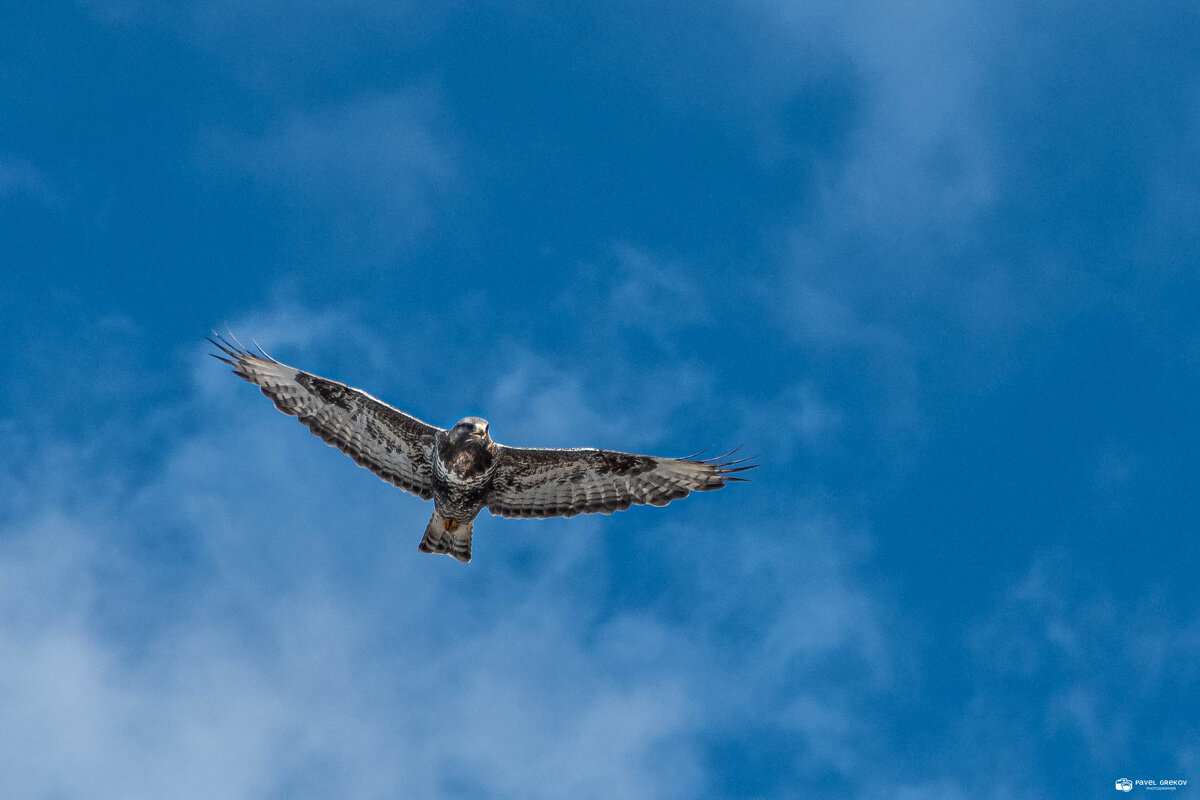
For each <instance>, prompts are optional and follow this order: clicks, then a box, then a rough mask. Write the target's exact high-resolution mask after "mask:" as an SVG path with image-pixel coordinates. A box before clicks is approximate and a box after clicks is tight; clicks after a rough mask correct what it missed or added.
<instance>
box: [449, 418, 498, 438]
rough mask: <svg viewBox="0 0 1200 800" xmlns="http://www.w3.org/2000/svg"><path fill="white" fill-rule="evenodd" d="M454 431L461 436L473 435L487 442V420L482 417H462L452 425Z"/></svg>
mask: <svg viewBox="0 0 1200 800" xmlns="http://www.w3.org/2000/svg"><path fill="white" fill-rule="evenodd" d="M454 433H455V434H456V435H458V436H459V437H461V438H466V437H475V438H479V439H482V440H483V441H485V442H487V441H490V439H489V438H488V421H487V420H486V419H484V418H483V417H463V418H462V419H460V420H459V421H458V424H456V425H455V426H454Z"/></svg>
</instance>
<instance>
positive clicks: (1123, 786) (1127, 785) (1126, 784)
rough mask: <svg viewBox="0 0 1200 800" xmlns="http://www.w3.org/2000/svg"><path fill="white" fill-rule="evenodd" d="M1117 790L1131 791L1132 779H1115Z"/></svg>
mask: <svg viewBox="0 0 1200 800" xmlns="http://www.w3.org/2000/svg"><path fill="white" fill-rule="evenodd" d="M1117 791H1118V792H1132V791H1133V781H1131V780H1129V778H1121V779H1120V780H1119V781H1117Z"/></svg>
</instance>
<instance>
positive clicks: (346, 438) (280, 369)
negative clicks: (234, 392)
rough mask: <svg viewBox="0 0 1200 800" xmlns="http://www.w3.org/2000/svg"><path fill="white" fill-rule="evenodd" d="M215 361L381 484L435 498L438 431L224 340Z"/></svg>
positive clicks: (367, 397) (343, 387)
mask: <svg viewBox="0 0 1200 800" xmlns="http://www.w3.org/2000/svg"><path fill="white" fill-rule="evenodd" d="M209 341H210V342H211V343H212V344H213V345H214V346H215V347H217V349H218V350H220V351H221V353H222V354H223V355H218V354H217V353H213V354H212V356H213V357H214V358H217V359H220V360H221V361H224V362H225V363H226V364H229V365H230V366H232V367H233V374H235V375H237V376H238V377H240V378H244V379H246V380H247V381H249V382H250V383H253V384H255V385H256V386H258V387H259V388H260V389H262V393H263V394H265V395H266V396H267V397H269V398H271V399H272V400H273V401H275V407H276V408H278V409H279V410H280V411H282V412H283V413H285V414H291V415H292V416H294V417H297V418H299V420H300V421H301V422H303V423H304V424H305V425H307V426H308V428H309V430H311V431H312V432H313V433H315V434H316V435H317V436H320V437H321V438H322V439H323V440H325V442H326V443H327V444H330V445H333V446H334V447H336V448H338V449H339V450H341V451H342V452H343V453H345V454H346V455H348V456H350V457H351V458H353V459H354V461H355V462H356V463H357V464H359V465H360V466H363V467H366V468H367V469H369V470H371V471H372V472H374V473H375V474H376V475H378V476H379V477H380V478H383V479H384V480H385V481H387V482H388V483H391V484H395V485H396V486H399V487H400V488H401V489H404V490H405V491H409V492H412V493H413V494H415V495H417V496H418V497H420V498H422V499H423V500H428V499H429V498H431V497H433V479H432V469H431V458H432V453H433V435H434V434H435V433H437V432H438V431H439V430H440V428H436V427H434V426H433V425H429V424H427V423H425V422H422V421H421V420H419V419H417V418H416V417H414V416H411V415H409V414H405V413H404V412H403V411H400V410H398V409H395V408H392V407H391V406H389V405H388V404H387V403H384V402H383V401H382V400H377V399H375V398H374V397H372V396H371V395H369V394H367V393H366V392H364V391H362V390H361V389H355V388H354V387H352V386H347V385H346V384H344V383H338V382H337V381H331V380H329V379H328V378H322V377H320V376H319V375H313V374H312V373H309V372H304V371H303V370H299V369H296V368H295V367H289V366H288V365H287V364H281V363H279V362H278V361H276V360H275V359H273V358H271V357H270V356H268V355H267V354H266V353H261V354H255V353H252V352H250V351H249V350H247V349H246V348H244V347H242V346H241V345H239V344H236V343H230V342H228V341H226V340H224V339H222V338H221V337H216V338H212V337H210V338H209Z"/></svg>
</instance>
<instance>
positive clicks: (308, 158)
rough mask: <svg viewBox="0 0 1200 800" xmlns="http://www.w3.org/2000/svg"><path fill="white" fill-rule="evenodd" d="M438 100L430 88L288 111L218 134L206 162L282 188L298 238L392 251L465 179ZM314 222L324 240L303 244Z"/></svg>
mask: <svg viewBox="0 0 1200 800" xmlns="http://www.w3.org/2000/svg"><path fill="white" fill-rule="evenodd" d="M439 105H440V104H439V101H438V98H437V91H436V90H435V89H433V88H431V87H428V86H424V87H412V88H409V89H406V90H401V91H396V92H392V93H380V94H371V95H364V96H359V97H356V98H353V99H350V100H345V101H340V102H336V103H334V104H332V105H330V106H327V107H324V108H319V109H307V110H304V111H292V112H290V113H288V114H286V115H284V116H283V117H282V118H281V119H279V120H278V121H277V122H275V123H274V124H273V125H271V126H270V127H269V128H268V129H267V130H265V131H264V132H262V133H261V134H259V135H254V136H247V135H243V134H229V133H218V134H214V135H212V136H210V137H208V138H207V139H206V141H205V143H204V147H203V149H202V153H201V158H202V159H204V160H205V161H206V162H208V163H209V164H211V165H214V167H213V168H214V169H221V170H224V169H227V168H228V166H230V165H232V166H234V167H237V168H240V169H242V170H244V171H245V172H247V173H249V174H250V175H253V176H255V177H256V178H258V179H260V180H261V181H263V182H264V183H265V184H267V185H268V186H271V187H274V188H275V189H277V190H278V191H279V192H280V193H281V201H282V202H284V203H285V204H286V205H287V206H288V207H290V208H292V209H293V210H294V213H296V217H297V220H298V221H297V225H298V229H297V230H296V231H294V236H295V237H296V238H297V239H300V240H302V241H306V242H307V244H308V245H310V246H311V247H313V248H314V249H317V250H320V249H321V247H322V244H323V242H324V241H325V240H326V239H327V238H329V236H330V233H331V232H333V234H334V236H333V238H334V241H335V244H336V246H337V249H338V251H339V252H343V253H344V251H345V250H346V249H350V250H351V251H352V252H353V251H354V249H355V248H362V249H363V250H365V251H366V252H368V253H370V252H378V251H382V252H383V253H385V254H387V253H392V252H394V251H395V249H396V248H397V247H399V246H401V245H403V244H405V243H407V242H409V241H410V240H411V237H413V236H414V235H415V234H416V233H418V232H419V231H421V230H422V229H424V228H425V227H426V226H428V225H429V224H430V223H431V221H432V219H433V217H434V215H435V212H436V209H437V207H438V205H439V203H440V202H441V201H442V199H443V198H445V197H446V196H447V195H449V194H451V193H452V192H453V190H454V188H455V187H456V186H457V185H458V183H459V181H460V170H459V166H458V158H457V156H456V154H455V145H454V144H453V143H452V141H451V137H450V135H449V133H448V131H447V129H446V127H445V126H444V125H443V124H442V123H441V121H440V113H441V112H440V109H439ZM215 165H221V166H219V167H217V166H215ZM309 215H315V216H316V218H317V219H319V220H320V222H319V224H316V225H313V224H312V223H308V222H306V221H305V220H306V218H307V217H309ZM310 226H311V227H315V228H317V229H319V230H320V231H321V240H320V241H307V240H306V238H305V230H306V229H307V228H308V227H310Z"/></svg>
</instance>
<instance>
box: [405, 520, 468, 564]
mask: <svg viewBox="0 0 1200 800" xmlns="http://www.w3.org/2000/svg"><path fill="white" fill-rule="evenodd" d="M474 524H475V520H471V521H470V522H458V521H457V520H452V519H445V518H443V517H442V515H441V514H439V513H438V512H437V511H434V512H433V516H432V517H430V518H429V525H428V526H426V528H425V537H424V538H423V539H421V543H420V544H419V545H417V549H418V550H420V551H421V552H422V553H445V554H446V555H448V556H453V557H454V558H457V559H458V560H459V561H461V562H463V563H464V564H466V563H467V562H469V561H470V560H471V527H472V526H473V525H474Z"/></svg>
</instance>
